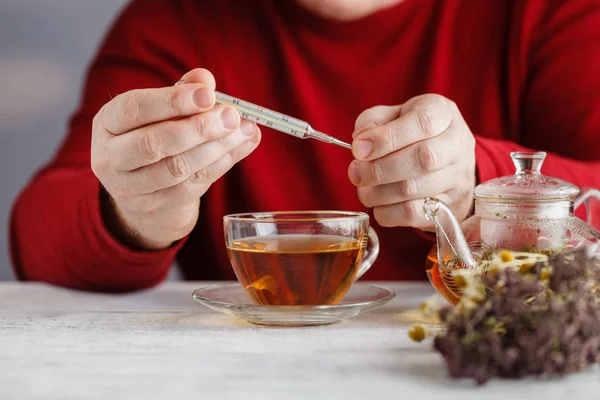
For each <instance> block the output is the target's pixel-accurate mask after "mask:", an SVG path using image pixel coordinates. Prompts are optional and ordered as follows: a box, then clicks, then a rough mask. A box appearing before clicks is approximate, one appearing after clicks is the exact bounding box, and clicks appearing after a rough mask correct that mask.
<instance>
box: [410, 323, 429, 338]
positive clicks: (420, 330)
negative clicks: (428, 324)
mask: <svg viewBox="0 0 600 400" xmlns="http://www.w3.org/2000/svg"><path fill="white" fill-rule="evenodd" d="M408 336H409V337H410V338H411V339H412V340H414V341H415V342H422V341H423V340H425V338H426V337H427V336H428V332H427V330H426V329H425V328H424V327H423V326H422V325H418V324H413V325H412V326H411V327H410V329H409V330H408Z"/></svg>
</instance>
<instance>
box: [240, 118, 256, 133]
mask: <svg viewBox="0 0 600 400" xmlns="http://www.w3.org/2000/svg"><path fill="white" fill-rule="evenodd" d="M240 130H241V131H242V133H243V134H244V135H246V136H252V135H254V124H253V123H252V122H250V121H248V120H247V119H244V120H242V122H241V123H240Z"/></svg>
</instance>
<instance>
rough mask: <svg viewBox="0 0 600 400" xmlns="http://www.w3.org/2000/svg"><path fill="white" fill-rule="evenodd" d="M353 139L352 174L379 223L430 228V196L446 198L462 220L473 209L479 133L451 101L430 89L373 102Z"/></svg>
mask: <svg viewBox="0 0 600 400" xmlns="http://www.w3.org/2000/svg"><path fill="white" fill-rule="evenodd" d="M353 139H354V141H353V143H352V152H353V154H354V157H355V158H356V160H354V161H353V162H352V163H351V164H350V167H349V170H348V175H349V177H350V180H351V181H352V183H353V184H355V185H356V186H357V187H358V197H359V199H360V201H361V203H362V204H363V205H364V206H366V207H373V208H374V216H375V219H376V220H377V222H378V223H379V224H380V225H382V226H386V227H393V226H411V227H415V228H420V229H425V230H429V229H431V227H432V225H431V222H430V221H428V220H427V219H426V218H425V215H424V213H423V199H424V198H426V197H438V198H439V199H440V200H442V201H444V202H445V203H446V204H448V205H449V206H450V207H451V208H452V209H453V211H454V212H455V214H456V216H457V218H458V219H459V220H461V221H462V220H463V219H465V218H466V217H467V216H468V215H469V213H470V211H471V207H472V204H473V190H474V187H475V179H476V178H475V139H474V137H473V134H472V133H471V131H470V129H469V127H468V126H467V124H466V122H465V121H464V119H463V118H462V116H461V114H460V112H459V110H458V107H457V106H456V104H454V103H453V102H452V101H450V100H448V99H446V98H445V97H442V96H439V95H434V94H427V95H423V96H418V97H415V98H412V99H411V100H409V101H408V102H406V103H404V104H402V105H399V106H378V107H374V108H371V109H369V110H366V111H364V112H363V113H362V114H361V115H360V116H359V117H358V119H357V121H356V127H355V133H354V135H353Z"/></svg>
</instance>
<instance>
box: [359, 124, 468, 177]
mask: <svg viewBox="0 0 600 400" xmlns="http://www.w3.org/2000/svg"><path fill="white" fill-rule="evenodd" d="M454 139H455V135H454V133H453V132H452V131H451V130H449V131H447V132H445V133H444V134H441V135H438V136H436V137H434V138H431V139H429V140H424V141H422V142H417V143H415V144H412V145H410V146H408V147H406V148H404V149H402V150H398V151H396V152H394V153H392V154H388V155H387V156H384V157H382V158H379V159H376V160H373V161H360V160H354V161H352V163H351V164H350V167H349V169H348V177H349V178H350V181H351V182H352V183H353V184H354V185H356V186H376V185H384V184H387V183H392V182H399V181H404V180H407V179H411V178H416V177H418V176H421V175H424V174H427V173H431V172H435V171H439V170H440V169H442V168H444V167H446V166H448V165H450V164H451V163H452V162H453V161H454V160H456V158H457V157H460V148H459V145H460V144H459V143H458V141H457V140H454Z"/></svg>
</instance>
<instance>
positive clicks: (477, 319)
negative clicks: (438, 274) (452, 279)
mask: <svg viewBox="0 0 600 400" xmlns="http://www.w3.org/2000/svg"><path fill="white" fill-rule="evenodd" d="M549 271H551V272H549ZM548 274H550V275H549V278H548ZM478 279H480V280H481V283H482V284H483V287H484V288H485V293H484V296H483V297H484V299H483V301H479V302H475V303H473V304H474V306H473V305H470V306H469V307H461V306H460V304H459V306H457V307H455V308H452V307H449V306H448V307H444V308H442V309H441V310H439V312H438V316H439V318H440V319H441V320H442V322H443V323H444V325H445V327H446V329H445V331H444V332H443V333H442V334H439V335H437V336H436V337H435V339H434V344H433V345H434V349H435V350H436V351H438V352H439V353H441V354H442V356H443V357H444V359H445V361H446V364H447V367H448V371H449V375H450V376H452V377H455V378H464V377H470V378H473V379H474V380H475V381H476V382H477V383H478V384H483V383H485V382H487V381H488V380H489V379H490V378H492V377H494V376H500V377H506V378H520V377H524V376H526V375H535V376H540V377H551V376H555V375H564V374H567V373H570V372H575V371H580V370H582V369H585V368H586V367H587V366H588V365H589V364H590V363H596V362H598V361H599V360H600V290H599V289H598V288H599V287H600V262H599V261H598V260H597V259H594V258H591V257H589V256H588V255H587V253H586V252H585V251H584V250H583V249H581V250H574V251H571V252H567V253H563V254H557V255H554V256H551V257H550V258H549V260H548V262H546V263H543V262H540V263H537V264H536V265H534V266H533V267H531V268H529V269H527V270H526V271H525V272H523V271H521V272H519V270H517V269H514V268H507V269H502V270H500V271H497V273H494V274H487V275H483V276H481V277H480V278H478Z"/></svg>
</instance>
